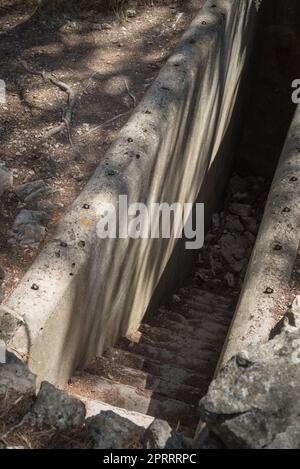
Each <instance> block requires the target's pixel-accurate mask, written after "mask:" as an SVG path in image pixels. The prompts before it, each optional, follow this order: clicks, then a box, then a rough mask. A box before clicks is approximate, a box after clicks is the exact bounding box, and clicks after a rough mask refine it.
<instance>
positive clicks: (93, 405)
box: [72, 393, 154, 429]
mask: <svg viewBox="0 0 300 469" xmlns="http://www.w3.org/2000/svg"><path fill="white" fill-rule="evenodd" d="M72 395H73V396H74V397H76V398H78V399H80V400H81V401H82V402H83V403H84V405H85V408H86V418H89V417H94V416H95V415H98V414H100V412H108V411H111V412H114V413H115V414H117V415H120V417H123V418H126V419H128V420H130V421H131V422H133V423H135V424H136V425H138V426H139V427H143V428H145V429H147V428H148V427H149V426H150V425H151V423H152V422H153V421H154V417H151V415H145V414H141V413H139V412H133V411H129V410H126V409H123V408H122V407H116V406H114V405H111V404H107V403H106V402H103V401H99V400H96V399H90V398H88V397H84V396H79V395H77V394H74V393H72Z"/></svg>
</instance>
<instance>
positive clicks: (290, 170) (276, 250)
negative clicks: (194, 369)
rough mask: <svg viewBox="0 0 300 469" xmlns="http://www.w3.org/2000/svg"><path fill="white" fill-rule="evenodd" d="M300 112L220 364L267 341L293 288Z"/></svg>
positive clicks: (299, 222)
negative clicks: (286, 297)
mask: <svg viewBox="0 0 300 469" xmlns="http://www.w3.org/2000/svg"><path fill="white" fill-rule="evenodd" d="M299 181H300V106H299V107H298V109H297V111H296V113H295V116H294V120H293V122H292V125H291V128H290V130H289V134H288V137H287V140H286V143H285V146H284V148H283V151H282V156H281V159H280V161H279V164H278V168H277V171H276V174H275V177H274V181H273V185H272V187H271V191H270V194H269V198H268V201H267V205H266V209H265V213H264V217H263V220H262V223H261V226H260V230H259V234H258V237H257V240H256V244H255V247H254V250H253V253H252V257H251V260H250V263H249V267H248V271H247V275H246V278H245V282H244V286H243V290H242V293H241V296H240V300H239V304H238V307H237V310H236V313H235V318H234V320H233V322H232V327H231V330H230V332H229V335H228V338H227V341H226V343H225V346H224V352H223V356H222V358H221V361H220V364H221V363H226V361H228V360H229V359H230V358H231V357H232V355H234V354H235V353H237V352H238V350H241V349H243V348H245V347H247V346H248V345H250V344H257V343H259V342H261V341H266V340H268V338H269V336H270V333H271V331H272V329H273V328H274V326H275V325H276V322H277V321H278V313H277V311H276V309H277V306H278V304H280V302H281V301H282V296H283V294H284V291H285V290H286V288H287V287H288V284H289V280H290V277H291V273H292V270H293V266H294V262H295V259H296V256H297V250H298V246H299V241H300V183H299Z"/></svg>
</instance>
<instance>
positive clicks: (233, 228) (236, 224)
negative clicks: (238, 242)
mask: <svg viewBox="0 0 300 469" xmlns="http://www.w3.org/2000/svg"><path fill="white" fill-rule="evenodd" d="M225 229H226V230H228V231H229V232H230V233H243V231H245V228H244V226H243V225H242V223H241V221H240V218H239V217H238V216H237V215H228V216H227V217H226V223H225Z"/></svg>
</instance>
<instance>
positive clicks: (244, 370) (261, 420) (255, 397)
mask: <svg viewBox="0 0 300 469" xmlns="http://www.w3.org/2000/svg"><path fill="white" fill-rule="evenodd" d="M293 308H294V310H297V316H298V311H299V300H298V299H297V300H296V303H295V304H294V306H293ZM298 318H299V316H298ZM299 365H300V329H299V328H297V327H292V326H290V325H285V327H284V328H283V330H282V332H281V333H280V334H279V335H277V336H276V337H275V338H274V339H273V340H271V341H269V342H268V343H266V344H262V345H260V346H259V347H257V346H255V347H249V349H248V350H246V351H243V352H241V353H240V354H238V355H236V356H235V357H233V358H232V359H231V360H230V361H229V363H228V364H227V365H226V366H225V367H224V368H223V369H222V370H221V372H220V373H219V375H218V377H217V378H216V379H215V380H214V381H213V382H212V384H211V386H210V388H209V391H208V394H207V395H206V396H205V397H204V398H203V399H202V400H201V403H200V411H201V417H202V419H203V420H204V421H205V422H206V423H207V426H208V428H209V430H210V431H212V432H213V433H214V434H215V435H217V436H218V437H219V438H220V439H221V440H222V442H223V443H224V444H225V445H226V447H227V448H230V449H235V448H241V449H275V448H276V449H300V430H299V429H300V418H299V412H298V410H299V406H300V366H299Z"/></svg>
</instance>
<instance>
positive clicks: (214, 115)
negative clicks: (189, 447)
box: [0, 0, 255, 385]
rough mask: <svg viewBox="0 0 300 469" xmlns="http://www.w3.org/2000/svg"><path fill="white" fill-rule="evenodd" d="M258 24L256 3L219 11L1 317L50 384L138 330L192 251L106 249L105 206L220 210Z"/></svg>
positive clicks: (184, 43)
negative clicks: (171, 270) (169, 275)
mask: <svg viewBox="0 0 300 469" xmlns="http://www.w3.org/2000/svg"><path fill="white" fill-rule="evenodd" d="M254 14H255V8H254V2H253V1H252V0H234V1H232V0H216V1H214V2H213V1H210V0H209V1H207V3H206V4H205V6H204V7H203V8H202V9H201V11H200V13H199V14H198V16H197V17H196V19H195V20H194V21H193V23H192V24H191V26H190V27H189V28H188V30H187V31H186V33H185V34H184V36H183V39H182V40H181V42H180V43H179V45H178V47H177V48H176V50H175V51H174V54H173V55H172V56H171V58H170V59H169V60H168V62H167V64H166V65H165V66H164V67H163V68H162V70H161V72H160V74H159V76H158V78H157V80H156V81H155V83H154V84H153V85H152V87H151V88H150V90H149V91H148V92H147V93H146V95H145V97H144V98H143V100H142V101H141V103H140V104H139V105H138V107H137V108H136V110H135V112H134V114H133V116H132V117H131V118H130V120H129V122H128V123H127V124H126V125H125V126H124V127H123V129H122V130H121V132H120V136H119V138H118V139H117V140H116V141H115V142H114V144H113V145H112V146H111V148H110V150H109V151H108V152H107V154H106V157H105V158H104V160H103V162H101V164H100V165H99V167H98V169H97V170H96V172H95V174H94V176H93V177H92V178H91V180H90V181H89V183H88V184H87V186H86V187H85V189H84V190H83V192H82V193H81V194H80V195H79V197H78V198H77V199H76V200H75V202H74V203H73V205H72V207H71V210H70V211H69V212H68V213H67V215H66V216H65V218H64V220H63V221H62V222H61V223H60V225H59V227H58V230H57V232H56V234H55V236H54V238H53V239H52V240H51V241H50V243H49V244H48V245H47V246H46V248H45V249H44V250H43V252H42V253H41V254H40V256H39V257H38V258H37V260H36V261H35V262H34V264H33V266H32V267H31V268H30V269H29V271H28V272H27V273H26V274H25V276H24V278H23V279H22V281H21V283H20V284H19V286H18V287H17V288H16V290H15V291H14V292H13V294H12V295H11V296H10V297H9V298H8V300H7V301H6V302H5V304H4V305H2V306H1V307H0V331H1V335H2V336H4V337H3V338H4V340H6V343H7V345H8V347H9V348H10V349H11V350H13V351H14V352H15V353H18V355H19V356H21V357H22V358H23V359H24V360H27V361H28V362H29V366H30V368H31V369H32V370H33V371H34V372H35V373H36V374H37V375H38V376H39V378H40V379H41V380H43V379H47V380H48V381H50V382H52V383H54V384H60V385H63V384H64V383H65V382H66V380H67V379H68V377H69V376H70V374H71V373H72V372H73V371H74V369H75V368H76V367H78V366H83V365H84V364H85V363H86V362H87V360H89V359H90V358H91V356H93V355H95V354H96V355H101V354H102V352H103V350H104V349H105V348H106V347H108V346H110V345H112V344H113V343H114V342H115V341H116V339H117V338H118V337H119V336H120V335H121V334H123V335H124V334H125V333H126V332H127V331H129V330H131V329H134V328H136V327H137V326H138V324H139V323H140V321H141V319H142V317H143V315H144V313H145V311H146V309H147V307H148V305H149V303H150V301H151V299H152V297H153V293H154V291H155V289H156V287H157V286H158V284H159V280H160V279H161V277H162V275H163V272H164V271H165V268H166V266H167V265H168V263H169V262H170V259H171V257H172V255H173V253H174V251H175V250H176V249H177V246H178V245H179V244H180V243H177V240H174V239H170V240H151V241H149V240H146V242H145V241H144V240H139V241H136V240H134V242H132V241H131V240H130V241H128V240H99V238H97V236H96V224H97V222H98V221H99V206H101V205H102V204H103V203H107V202H109V203H112V204H114V206H117V204H118V196H119V194H123V195H127V196H128V200H129V203H131V202H136V201H139V202H144V203H146V204H147V203H149V202H153V201H156V202H157V201H158V202H160V203H161V202H168V203H170V204H171V203H173V202H175V201H176V202H180V203H186V202H193V203H194V202H195V201H196V200H197V197H198V196H199V193H200V194H201V193H203V194H204V195H203V199H202V202H203V201H204V202H207V204H208V207H209V209H208V211H210V213H211V211H212V210H214V209H215V205H216V200H217V195H219V196H220V195H222V194H221V192H222V188H224V187H225V185H226V182H227V177H228V176H229V174H230V167H231V160H232V153H233V145H234V143H233V141H234V136H235V133H236V132H235V129H236V126H237V124H238V123H239V121H240V119H239V116H235V117H233V116H234V112H235V108H236V104H237V101H239V90H240V85H241V81H242V77H243V72H244V67H245V63H246V59H247V52H248V46H249V43H251V42H252V36H253V29H254ZM233 121H234V122H233ZM200 122H201V124H202V125H201V126H199V123H200ZM215 187H218V191H216V190H215ZM216 193H217V194H216ZM207 216H209V213H207ZM186 255H187V254H186V251H184V248H182V249H181V250H180V254H179V255H178V256H177V257H176V262H177V263H178V262H180V264H181V265H184V264H185V259H186ZM112 259H113V260H114V262H115V264H113V263H112ZM33 285H34V286H35V287H37V288H32V286H33ZM9 312H12V314H11V315H10V314H9ZM20 318H21V319H20ZM7 324H8V325H9V327H7ZM1 338H2V337H1Z"/></svg>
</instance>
